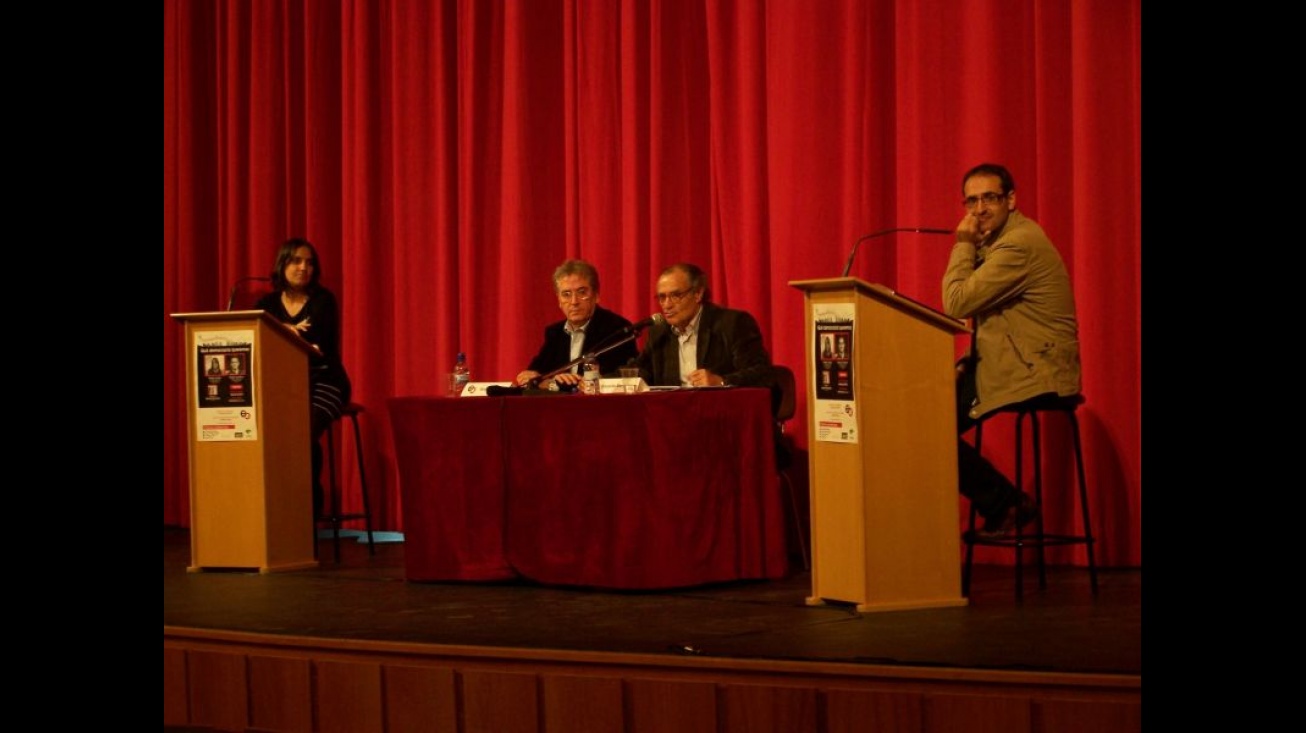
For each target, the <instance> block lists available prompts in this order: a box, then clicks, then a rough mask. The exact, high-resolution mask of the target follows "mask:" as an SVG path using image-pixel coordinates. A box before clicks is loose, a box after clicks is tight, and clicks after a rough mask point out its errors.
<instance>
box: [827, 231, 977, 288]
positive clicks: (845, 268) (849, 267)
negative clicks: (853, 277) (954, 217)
mask: <svg viewBox="0 0 1306 733" xmlns="http://www.w3.org/2000/svg"><path fill="white" fill-rule="evenodd" d="M894 232H916V233H917V234H956V232H955V231H954V230H952V229H938V228H934V227H895V228H893V229H881V230H880V231H878V232H871V233H870V234H863V235H862V236H860V237H858V238H857V241H856V242H853V251H851V252H849V253H848V263H847V264H845V265H844V266H843V274H842V275H840V276H839V277H848V273H849V272H851V271H852V269H853V258H855V257H857V247H858V246H859V245H861V243H862V242H865V241H866V240H868V239H875V238H876V237H882V236H884V235H886V234H893V233H894Z"/></svg>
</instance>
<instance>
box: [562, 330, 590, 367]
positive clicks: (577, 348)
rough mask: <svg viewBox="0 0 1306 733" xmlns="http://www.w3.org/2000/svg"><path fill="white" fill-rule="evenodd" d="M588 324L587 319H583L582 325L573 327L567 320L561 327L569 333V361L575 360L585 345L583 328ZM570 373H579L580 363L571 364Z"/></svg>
mask: <svg viewBox="0 0 1306 733" xmlns="http://www.w3.org/2000/svg"><path fill="white" fill-rule="evenodd" d="M590 320H593V319H590ZM589 325H590V322H589V321H585V324H584V325H582V326H576V327H574V328H573V327H572V325H571V321H567V323H566V325H564V326H563V327H562V330H564V331H566V332H567V333H569V334H571V357H570V358H569V361H576V359H577V358H578V357H579V356H580V355H581V350H582V349H583V348H584V347H585V328H586V326H589ZM571 373H572V374H579V373H580V365H579V364H577V365H574V366H572V368H571Z"/></svg>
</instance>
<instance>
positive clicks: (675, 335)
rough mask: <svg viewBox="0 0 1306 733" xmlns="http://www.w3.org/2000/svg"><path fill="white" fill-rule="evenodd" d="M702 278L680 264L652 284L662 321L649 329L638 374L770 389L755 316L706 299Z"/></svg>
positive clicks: (654, 381)
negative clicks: (655, 289)
mask: <svg viewBox="0 0 1306 733" xmlns="http://www.w3.org/2000/svg"><path fill="white" fill-rule="evenodd" d="M708 295H709V293H708V288H707V276H706V275H704V274H703V270H702V269H701V268H700V267H698V266H697V265H692V264H689V263H680V264H676V265H672V266H671V267H668V268H667V269H665V270H663V271H662V274H661V275H660V276H659V277H658V282H657V298H658V306H659V307H660V308H661V310H662V317H663V319H664V320H663V321H662V322H660V323H656V324H654V325H653V326H651V327H650V328H649V331H648V341H647V343H646V344H645V345H644V350H643V352H641V353H640V355H639V359H638V362H637V363H638V364H639V370H640V376H641V377H643V378H644V381H646V382H648V383H649V384H650V385H660V386H668V387H672V386H683V387H720V386H726V385H730V386H738V387H771V388H774V387H775V377H774V371H773V370H772V368H771V356H770V355H769V354H768V353H767V351H766V348H765V347H763V345H762V331H761V329H759V328H758V326H757V321H756V319H754V318H753V316H752V315H750V314H749V313H747V312H745V311H741V310H734V309H732V308H723V307H721V306H719V305H716V304H714V303H711V302H709V298H708Z"/></svg>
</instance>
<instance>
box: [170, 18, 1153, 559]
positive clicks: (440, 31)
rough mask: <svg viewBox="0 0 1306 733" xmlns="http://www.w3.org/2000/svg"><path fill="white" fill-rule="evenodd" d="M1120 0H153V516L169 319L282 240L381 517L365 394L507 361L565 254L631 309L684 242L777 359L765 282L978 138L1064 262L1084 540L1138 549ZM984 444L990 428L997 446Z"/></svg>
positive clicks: (946, 184)
mask: <svg viewBox="0 0 1306 733" xmlns="http://www.w3.org/2000/svg"><path fill="white" fill-rule="evenodd" d="M1140 6H1141V2H1140V1H1139V0H1127V1H1126V2H1120V1H1118V0H1084V1H1082V2H1080V1H1076V2H1071V1H1070V0H932V1H931V2H925V3H917V2H900V1H898V2H896V1H895V0H822V1H821V2H810V0H772V1H771V2H755V1H753V0H747V1H745V0H739V1H737V2H727V1H725V0H626V1H622V2H615V1H608V0H603V1H593V2H587V1H583V0H531V2H515V1H512V0H507V1H496V0H448V1H446V2H441V1H439V0H388V1H386V0H266V1H257V2H255V1H251V0H243V1H242V0H209V1H205V2H198V1H194V0H171V1H169V2H165V3H164V196H163V198H164V308H163V321H164V323H163V328H164V363H163V376H164V523H165V525H168V524H181V525H185V524H188V523H189V515H188V511H189V507H188V498H187V467H186V455H185V454H186V429H185V402H184V399H185V395H184V389H183V388H184V380H183V374H182V367H181V359H182V357H183V354H182V351H181V343H180V342H181V337H182V328H181V327H180V326H179V325H178V324H177V323H175V322H174V321H172V319H170V318H169V317H168V314H170V313H173V312H184V311H200V310H216V309H220V308H222V307H224V306H225V304H226V299H227V292H228V289H229V288H230V287H231V286H232V283H234V282H235V281H236V279H237V278H240V277H242V276H246V275H263V274H266V273H267V271H268V269H269V267H270V266H271V260H272V257H273V254H274V252H275V249H276V247H277V246H278V245H279V244H280V242H281V241H282V240H284V239H285V238H287V237H289V236H306V237H308V238H309V239H310V240H312V241H313V242H314V244H316V245H317V246H318V248H319V250H320V253H321V255H322V266H323V273H324V281H325V283H326V284H327V285H328V286H329V287H331V288H332V289H333V290H334V291H335V292H336V294H337V295H338V296H339V298H340V301H341V305H342V308H343V323H344V334H343V343H344V350H345V353H344V358H345V363H346V366H347V367H348V369H349V371H350V374H351V376H352V377H353V380H354V385H355V397H356V399H357V400H358V401H360V402H362V403H364V404H366V405H368V406H369V407H371V408H374V409H373V410H372V411H369V413H368V415H367V418H366V421H367V425H366V426H365V430H366V431H367V433H368V454H369V455H368V456H367V457H368V458H369V459H370V462H369V465H368V469H369V470H368V474H369V479H370V480H371V482H372V483H373V489H374V491H376V492H377V493H376V495H377V497H378V499H376V500H374V503H373V506H374V508H375V509H376V512H377V514H378V519H379V521H380V524H381V526H383V527H386V528H390V529H397V530H402V526H401V525H402V522H401V521H400V516H401V514H400V512H399V507H398V500H399V499H398V497H399V494H398V491H397V490H396V487H395V486H394V485H393V484H394V481H395V479H394V469H393V457H392V450H391V448H390V437H389V435H388V428H387V424H388V421H387V420H385V419H384V417H385V416H384V414H383V413H382V411H381V409H380V408H381V407H382V406H383V404H384V400H385V399H386V398H388V397H391V396H399V395H421V394H433V393H436V392H438V391H439V390H440V389H441V388H442V387H443V384H444V382H443V375H444V373H445V372H447V371H448V370H449V368H450V366H451V365H452V364H453V361H454V354H455V353H456V352H458V351H464V352H466V353H467V355H468V358H469V361H470V364H471V367H472V370H473V378H474V379H482V380H484V379H507V378H510V377H511V376H512V375H513V374H516V372H517V371H518V370H520V369H521V368H522V367H523V365H524V364H526V362H527V361H528V359H529V357H530V356H531V354H532V353H533V351H534V349H535V348H536V347H537V346H538V342H539V338H540V330H541V328H542V327H543V326H544V325H545V324H546V323H547V322H549V321H550V320H553V319H556V318H558V317H560V313H559V312H558V310H557V308H556V303H555V301H554V298H553V295H552V289H551V283H550V280H549V276H550V273H551V272H552V270H553V268H554V267H555V266H556V265H557V264H558V263H559V262H560V261H562V260H563V259H565V258H567V257H584V258H586V259H588V260H590V261H592V262H594V263H595V264H596V265H597V266H598V267H599V269H600V272H601V273H602V286H603V287H602V291H603V303H604V305H606V306H608V307H610V308H613V309H614V310H617V311H619V312H621V313H623V314H625V315H626V316H628V317H630V318H631V319H638V318H642V317H644V316H646V315H648V314H649V313H651V312H653V309H654V306H655V304H654V301H653V298H652V294H653V280H654V277H655V276H656V273H657V272H658V271H659V270H660V269H661V268H662V267H664V266H666V265H668V264H671V263H673V262H676V261H679V260H689V261H693V262H696V263H698V264H700V265H702V266H703V267H704V268H705V269H706V270H707V272H708V274H709V277H710V279H711V286H712V291H713V295H714V297H715V299H716V300H718V301H719V302H722V303H724V304H727V305H730V306H733V307H737V308H744V309H747V310H749V311H751V312H753V313H754V314H755V315H756V316H757V318H758V320H759V322H760V323H761V325H762V328H763V331H764V335H765V336H766V339H767V344H768V346H769V347H770V349H771V352H772V355H773V356H774V357H775V359H776V360H777V361H779V362H783V363H786V364H789V365H791V366H793V367H794V368H795V370H796V371H797V372H798V373H799V375H800V378H801V376H802V375H803V374H804V372H805V368H804V352H803V343H802V342H803V323H802V310H803V308H802V297H801V294H800V293H799V292H798V291H796V290H794V289H792V288H790V287H789V286H788V284H787V283H788V282H789V281H790V280H798V279H810V278H820V277H832V276H836V275H838V274H839V273H840V271H841V270H842V268H843V263H844V260H845V258H846V257H847V255H848V250H849V248H850V246H851V244H852V242H853V241H854V240H855V239H856V238H857V236H858V235H860V234H864V233H866V232H869V231H872V230H876V229H880V228H887V227H892V226H929V227H946V228H952V227H954V226H955V225H956V223H957V221H958V220H959V219H960V217H961V215H962V213H963V212H962V209H961V206H960V203H959V200H960V198H961V194H960V188H961V181H960V177H961V174H962V173H963V172H964V171H965V170H966V169H967V168H969V167H970V166H971V165H974V164H976V163H979V162H981V161H995V162H1001V163H1004V164H1006V165H1007V166H1008V167H1009V168H1011V170H1012V172H1013V173H1014V175H1015V176H1016V182H1017V186H1018V194H1017V196H1018V203H1019V206H1020V208H1021V209H1022V210H1023V211H1024V212H1025V213H1026V214H1028V215H1031V216H1033V217H1034V218H1035V219H1037V220H1038V221H1039V222H1040V223H1041V224H1042V225H1043V226H1044V228H1045V229H1046V230H1047V231H1048V233H1049V235H1050V236H1051V237H1052V239H1053V241H1054V242H1055V243H1056V244H1057V246H1058V247H1059V248H1060V249H1061V252H1062V254H1063V256H1064V257H1065V259H1066V262H1067V265H1068V266H1069V268H1070V270H1071V276H1072V278H1073V281H1074V284H1075V289H1076V298H1077V301H1078V307H1079V317H1080V326H1081V333H1080V336H1081V340H1082V351H1083V358H1084V391H1085V394H1086V396H1087V398H1088V403H1087V405H1086V407H1085V408H1084V410H1083V420H1084V424H1085V436H1084V437H1085V448H1086V451H1087V457H1088V460H1089V473H1090V481H1092V482H1093V484H1094V485H1093V489H1092V490H1093V501H1092V510H1093V512H1095V514H1094V520H1095V524H1096V525H1097V526H1098V527H1099V528H1100V529H1099V531H1100V532H1101V534H1102V537H1101V542H1100V545H1099V548H1100V552H1099V559H1100V560H1101V561H1102V562H1104V563H1105V564H1108V565H1128V566H1136V565H1140V564H1141V534H1142V532H1141V517H1140V507H1141V493H1142V485H1141V459H1142V446H1141V388H1140V375H1141V335H1140V334H1141V309H1142V306H1141V290H1142V285H1141V279H1140V275H1141V249H1142V232H1141V223H1140V222H1141V218H1142V194H1141V175H1142V173H1141V167H1142V164H1141V81H1140V79H1141V50H1140V44H1141V32H1140V27H1141V7H1140ZM950 246H951V242H950V240H949V239H948V238H946V237H931V236H914V235H901V236H897V237H889V238H885V239H880V240H874V241H871V242H867V243H866V244H865V245H864V246H863V247H862V251H861V253H860V254H859V257H858V261H857V263H856V264H855V265H854V267H853V271H852V274H853V275H856V276H858V277H861V278H863V279H865V280H868V281H871V282H880V283H884V284H886V285H889V286H890V287H893V288H894V289H896V290H898V291H900V292H902V293H904V294H907V295H909V296H911V297H913V298H915V299H917V300H919V301H921V302H924V303H926V304H928V305H932V306H934V307H939V305H940V302H941V297H940V280H941V276H942V272H943V268H944V264H945V262H946V260H947V256H948V251H949V248H950ZM960 348H961V346H960V345H959V349H960ZM805 410H806V406H805V404H803V403H802V402H800V404H799V412H798V415H799V417H798V419H797V420H796V421H795V423H794V424H793V425H792V426H791V431H792V432H793V434H795V435H796V436H799V439H800V441H801V440H803V436H805V433H806V431H805V425H803V424H802V423H803V417H804V416H805V414H806V413H805ZM577 427H578V429H583V426H577ZM448 429H450V430H456V429H458V426H456V425H450V426H448ZM1054 432H1055V431H1054ZM1009 441H1010V438H1009V437H1004V436H1003V435H1002V431H1001V430H996V429H995V430H994V431H992V432H991V433H989V435H988V437H986V440H985V443H986V446H988V447H990V448H992V449H993V450H995V451H997V450H1001V455H1000V457H999V460H998V462H999V464H1000V465H1003V466H1004V467H1005V468H1008V469H1009V468H1010V465H1009V463H1010V458H1009V455H1010V453H1011V451H1010V448H1009V446H1010V442H1009ZM1050 442H1052V443H1053V444H1054V445H1056V444H1058V441H1057V438H1056V437H1055V436H1054V437H1053V440H1052V441H1050ZM1002 459H1005V460H1006V463H1003V460H1002ZM346 468H348V467H346ZM1063 474H1065V472H1064V471H1058V475H1057V477H1056V480H1055V481H1054V483H1053V488H1054V490H1055V489H1056V488H1057V487H1059V486H1061V485H1062V483H1063V481H1064V478H1065V476H1064V475H1063ZM351 480H352V479H351ZM348 495H352V492H348ZM963 506H964V502H963ZM1049 509H1050V511H1052V513H1053V515H1054V516H1053V517H1051V519H1058V517H1063V518H1064V519H1067V520H1069V519H1072V518H1073V513H1074V511H1075V509H1074V507H1073V505H1072V504H1071V503H1070V502H1059V503H1057V504H1055V505H1054V504H1052V503H1050V504H1049ZM1058 549H1060V550H1062V551H1061V552H1058V553H1051V557H1052V559H1053V560H1054V561H1065V562H1082V561H1083V559H1084V555H1083V548H1058ZM1000 557H1002V556H999V555H995V556H994V558H993V559H995V560H996V559H999V558H1000Z"/></svg>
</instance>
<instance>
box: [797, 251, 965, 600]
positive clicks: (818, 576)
mask: <svg viewBox="0 0 1306 733" xmlns="http://www.w3.org/2000/svg"><path fill="white" fill-rule="evenodd" d="M789 284H790V285H791V286H793V287H795V288H797V289H799V290H801V291H803V293H804V301H805V308H804V312H805V323H806V332H807V342H806V343H807V347H806V348H807V354H808V356H807V359H806V362H807V379H806V390H807V418H808V420H807V423H808V451H809V455H808V478H809V479H810V487H811V518H812V535H811V537H812V539H811V541H812V595H811V597H810V598H808V599H807V602H808V603H809V604H811V605H816V604H821V603H851V604H856V606H857V610H859V611H893V610H904V609H913V608H936V607H945V606H964V605H966V598H965V597H964V596H962V595H961V552H960V543H961V538H960V534H961V531H960V522H959V514H958V502H959V500H958V496H957V440H958V436H957V429H956V425H957V414H956V409H957V408H956V398H955V396H954V395H955V390H956V385H955V381H954V380H955V370H954V362H955V359H954V356H955V340H956V339H955V336H956V335H957V334H959V333H966V332H967V331H968V330H969V329H968V328H967V327H966V324H965V323H963V322H961V321H958V320H955V319H953V318H950V317H948V316H946V315H944V314H942V313H939V312H938V311H935V310H933V309H931V308H929V307H927V306H925V305H922V304H920V303H917V302H916V301H913V300H911V299H910V298H906V297H903V296H900V295H898V294H897V293H895V292H893V291H892V290H890V289H889V288H887V287H885V286H883V285H875V284H871V283H867V282H864V281H862V280H859V279H857V278H853V277H841V278H831V279H825V280H795V281H791V282H790V283H789ZM828 312H838V313H840V314H842V316H844V317H847V316H851V318H852V321H853V324H854V325H853V326H852V329H853V331H852V339H851V340H852V349H851V354H849V355H848V357H849V359H850V361H851V370H850V371H849V372H848V374H849V375H850V381H851V385H850V387H851V402H852V406H855V417H856V420H855V423H854V427H855V428H856V430H855V433H854V434H855V435H856V441H855V442H832V441H830V440H828V439H826V440H823V439H821V437H820V434H819V432H818V421H819V420H820V419H821V414H822V409H828V405H829V404H830V403H829V402H827V401H826V400H821V402H820V403H818V400H817V385H816V381H815V375H816V374H817V371H816V364H814V362H815V360H816V358H817V356H818V355H819V350H818V348H817V346H816V344H817V339H818V335H817V323H816V321H817V318H818V317H820V315H821V314H823V313H828Z"/></svg>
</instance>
